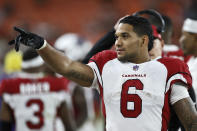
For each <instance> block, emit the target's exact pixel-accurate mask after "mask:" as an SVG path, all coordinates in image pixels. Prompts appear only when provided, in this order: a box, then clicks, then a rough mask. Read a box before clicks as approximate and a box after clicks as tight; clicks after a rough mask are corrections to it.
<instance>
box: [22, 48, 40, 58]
mask: <svg viewBox="0 0 197 131" xmlns="http://www.w3.org/2000/svg"><path fill="white" fill-rule="evenodd" d="M37 56H38V53H37V52H36V50H35V49H32V48H28V49H27V50H25V51H24V53H23V61H28V60H32V59H34V58H36V57H37Z"/></svg>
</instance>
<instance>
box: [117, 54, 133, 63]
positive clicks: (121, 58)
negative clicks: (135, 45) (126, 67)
mask: <svg viewBox="0 0 197 131" xmlns="http://www.w3.org/2000/svg"><path fill="white" fill-rule="evenodd" d="M117 58H118V60H119V61H121V62H123V63H125V62H132V60H135V59H136V55H134V54H126V55H124V56H119V57H117ZM133 62H134V61H133Z"/></svg>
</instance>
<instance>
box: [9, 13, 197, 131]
mask: <svg viewBox="0 0 197 131" xmlns="http://www.w3.org/2000/svg"><path fill="white" fill-rule="evenodd" d="M15 30H16V31H18V32H19V33H20V34H19V35H18V36H17V37H16V40H13V41H10V42H9V44H15V48H16V50H18V49H19V44H20V43H22V44H24V45H26V46H30V47H32V48H34V49H37V51H38V53H39V54H40V55H41V56H42V58H43V59H44V60H45V62H47V63H48V64H49V65H50V66H51V67H52V68H53V69H54V70H55V71H56V72H58V73H60V74H62V75H64V76H65V77H67V78H68V79H70V80H73V81H75V82H76V83H78V84H80V85H81V86H87V87H91V86H92V87H95V88H97V89H98V90H99V92H100V94H101V97H102V102H103V109H104V110H103V111H104V112H105V114H106V130H107V131H120V130H124V131H130V130H135V131H147V130H150V131H158V130H162V131H167V129H168V122H169V116H170V105H171V106H172V107H173V108H174V110H175V112H176V114H177V115H178V117H179V119H180V120H181V122H182V123H183V125H184V127H185V128H186V130H191V131H195V130H197V112H196V110H195V107H194V105H193V103H192V101H191V98H190V97H189V94H188V91H187V89H188V88H190V87H191V85H192V82H191V81H192V79H191V75H190V73H189V71H188V67H187V65H185V64H184V63H183V62H181V61H179V60H178V59H171V58H161V59H158V60H154V61H151V60H150V57H149V54H148V50H150V49H151V48H152V28H151V25H150V23H149V22H148V21H147V20H146V19H145V18H142V17H139V16H128V17H125V18H124V19H122V20H121V21H120V23H119V25H118V28H117V30H116V33H115V34H116V42H115V47H116V51H104V52H101V53H98V54H97V55H95V56H94V57H93V58H92V59H91V61H90V63H89V64H88V65H84V64H81V63H79V62H75V61H72V60H70V59H69V58H68V57H66V56H65V55H64V54H62V53H61V52H59V51H57V50H55V49H54V48H52V47H51V46H50V45H49V44H47V42H46V40H44V39H43V38H42V37H40V36H38V35H36V34H33V33H30V32H25V31H23V30H21V29H19V28H15Z"/></svg>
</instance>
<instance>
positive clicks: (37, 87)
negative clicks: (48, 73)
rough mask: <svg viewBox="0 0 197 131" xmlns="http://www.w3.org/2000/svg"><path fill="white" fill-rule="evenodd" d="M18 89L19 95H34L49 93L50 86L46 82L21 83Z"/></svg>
mask: <svg viewBox="0 0 197 131" xmlns="http://www.w3.org/2000/svg"><path fill="white" fill-rule="evenodd" d="M19 87H20V93H21V94H34V93H43V92H49V91H50V84H49V83H48V82H38V83H21V84H20V85H19Z"/></svg>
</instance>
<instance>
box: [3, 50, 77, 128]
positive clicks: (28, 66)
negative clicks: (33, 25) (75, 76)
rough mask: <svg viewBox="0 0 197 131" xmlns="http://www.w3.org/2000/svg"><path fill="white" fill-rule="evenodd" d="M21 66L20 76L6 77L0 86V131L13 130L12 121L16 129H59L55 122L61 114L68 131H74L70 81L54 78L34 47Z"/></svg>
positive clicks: (25, 56)
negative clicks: (68, 84) (68, 86)
mask: <svg viewBox="0 0 197 131" xmlns="http://www.w3.org/2000/svg"><path fill="white" fill-rule="evenodd" d="M22 69H23V72H21V73H19V74H18V77H16V78H13V79H8V80H4V81H3V82H2V83H1V85H0V95H2V98H3V103H2V108H1V112H0V123H1V126H0V130H2V131H11V129H10V128H11V126H10V124H11V122H13V123H14V125H15V129H16V130H17V131H58V130H56V127H55V121H56V119H57V116H59V117H60V118H61V120H62V122H63V124H64V127H65V129H66V131H74V130H75V125H74V122H73V120H72V113H71V112H70V111H69V108H68V107H69V101H70V96H69V93H68V89H67V88H66V87H67V86H66V85H67V82H68V80H66V79H64V78H57V77H54V76H53V74H54V72H52V71H51V70H49V69H48V68H47V67H46V65H44V62H43V60H42V58H41V57H40V56H39V55H38V54H37V52H36V51H35V50H33V49H30V50H27V51H26V52H25V53H24V55H23V62H22ZM43 70H45V71H44V74H43Z"/></svg>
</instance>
